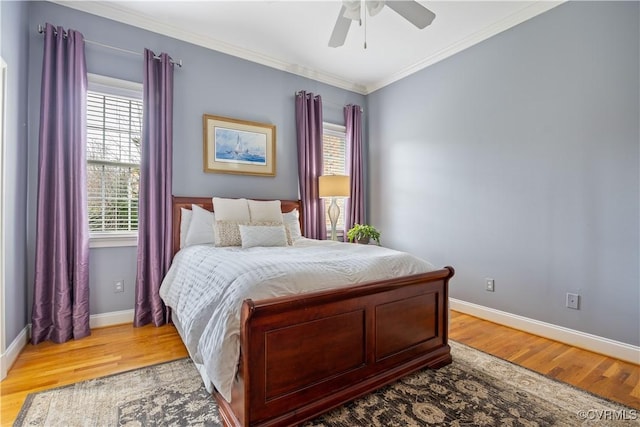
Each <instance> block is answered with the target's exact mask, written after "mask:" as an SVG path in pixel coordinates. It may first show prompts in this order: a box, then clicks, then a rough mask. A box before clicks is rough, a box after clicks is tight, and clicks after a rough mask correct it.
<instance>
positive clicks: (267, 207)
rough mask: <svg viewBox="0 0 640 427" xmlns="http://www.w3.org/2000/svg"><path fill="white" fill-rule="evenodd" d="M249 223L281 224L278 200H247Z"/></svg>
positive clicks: (280, 209)
mask: <svg viewBox="0 0 640 427" xmlns="http://www.w3.org/2000/svg"><path fill="white" fill-rule="evenodd" d="M247 202H248V204H249V215H250V216H251V222H257V221H270V222H275V223H278V224H282V207H281V203H280V200H268V201H266V200H247Z"/></svg>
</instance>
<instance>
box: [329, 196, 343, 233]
mask: <svg viewBox="0 0 640 427" xmlns="http://www.w3.org/2000/svg"><path fill="white" fill-rule="evenodd" d="M327 214H328V215H329V221H331V240H338V233H336V224H337V223H338V218H339V217H340V207H339V206H338V204H337V203H336V198H335V197H332V198H331V204H330V205H329V209H328V210H327Z"/></svg>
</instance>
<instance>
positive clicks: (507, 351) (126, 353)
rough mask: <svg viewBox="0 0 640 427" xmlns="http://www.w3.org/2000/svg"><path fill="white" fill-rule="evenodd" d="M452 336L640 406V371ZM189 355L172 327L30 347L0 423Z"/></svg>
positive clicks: (554, 346)
mask: <svg viewBox="0 0 640 427" xmlns="http://www.w3.org/2000/svg"><path fill="white" fill-rule="evenodd" d="M449 336H450V338H451V339H453V340H456V341H458V342H461V343H464V344H467V345H469V346H471V347H474V348H477V349H479V350H483V351H485V352H487V353H491V354H494V355H496V356H498V357H500V358H503V359H506V360H510V361H512V362H514V363H517V364H519V365H522V366H525V367H527V368H529V369H532V370H535V371H538V372H540V373H542V374H545V375H547V376H549V377H552V378H556V379H558V380H561V381H564V382H567V383H570V384H573V385H575V386H577V387H579V388H582V389H584V390H588V391H590V392H592V393H594V394H598V395H600V396H603V397H606V398H608V399H611V400H615V401H617V402H620V403H623V404H625V405H628V406H631V407H633V408H636V409H640V385H639V383H640V367H639V366H638V365H633V364H630V363H626V362H622V361H619V360H616V359H612V358H610V357H606V356H602V355H599V354H595V353H591V352H588V351H584V350H580V349H577V348H574V347H571V346H568V345H565V344H561V343H558V342H555V341H550V340H547V339H544V338H541V337H537V336H534V335H530V334H527V333H524V332H521V331H516V330H514V329H510V328H507V327H504V326H500V325H496V324H494V323H490V322H486V321H484V320H480V319H477V318H475V317H471V316H467V315H465V314H461V313H457V312H452V313H451V324H450V328H449ZM185 356H187V351H186V350H185V348H184V346H183V344H182V341H180V337H179V336H178V334H177V333H176V331H175V329H174V328H173V327H172V326H163V327H160V328H156V327H154V326H145V327H142V328H134V327H133V326H131V325H120V326H112V327H108V328H102V329H95V330H93V331H92V335H91V336H90V337H87V338H84V339H81V340H78V341H70V342H68V343H65V344H52V343H43V344H39V345H38V346H32V345H30V344H29V345H27V347H25V349H24V350H23V351H22V353H21V354H20V356H19V357H18V360H17V361H16V363H15V364H14V365H13V367H12V368H11V370H10V371H9V374H8V376H7V378H5V380H4V381H2V382H1V383H0V400H1V406H0V411H1V412H0V422H1V424H2V426H8V425H11V424H12V423H13V421H14V420H15V417H16V416H17V414H18V412H19V411H20V408H21V406H22V403H23V401H24V399H25V397H26V396H27V394H29V393H31V392H35V391H38V390H45V389H49V388H53V387H59V386H62V385H66V384H72V383H75V382H78V381H82V380H86V379H91V378H96V377H100V376H104V375H109V374H113V373H117V372H123V371H128V370H131V369H135V368H139V367H142V366H147V365H152V364H155V363H160V362H164V361H169V360H174V359H179V358H182V357H185Z"/></svg>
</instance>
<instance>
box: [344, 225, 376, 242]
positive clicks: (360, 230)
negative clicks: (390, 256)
mask: <svg viewBox="0 0 640 427" xmlns="http://www.w3.org/2000/svg"><path fill="white" fill-rule="evenodd" d="M347 238H348V239H349V241H350V242H353V241H354V240H355V241H356V243H362V244H365V245H366V244H367V243H369V240H370V239H373V240H375V241H376V242H377V243H378V245H380V232H379V231H378V230H377V229H376V228H375V227H374V226H373V225H367V224H354V225H353V227H351V228H350V229H349V231H347Z"/></svg>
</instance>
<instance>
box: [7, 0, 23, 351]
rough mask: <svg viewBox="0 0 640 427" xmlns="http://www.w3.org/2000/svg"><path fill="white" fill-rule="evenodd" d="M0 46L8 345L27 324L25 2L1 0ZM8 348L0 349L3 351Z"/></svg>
mask: <svg viewBox="0 0 640 427" xmlns="http://www.w3.org/2000/svg"><path fill="white" fill-rule="evenodd" d="M0 8H2V10H1V13H0V15H1V16H2V22H1V25H0V41H1V42H0V47H1V49H2V50H1V55H2V58H3V59H4V60H5V62H6V63H7V93H6V96H7V99H6V102H7V103H6V110H5V111H6V119H7V122H6V134H5V137H6V138H5V155H6V158H5V176H4V179H5V186H6V187H5V188H6V193H5V194H4V198H5V199H4V200H5V202H6V206H5V215H6V217H5V224H4V230H5V233H6V235H5V241H6V247H5V256H6V263H5V271H0V274H2V275H4V283H5V299H4V312H3V313H1V314H0V315H2V316H4V318H3V320H4V323H3V325H4V328H5V334H6V335H5V339H6V341H5V343H6V345H7V346H8V345H9V344H10V343H11V342H12V341H13V340H15V338H16V337H17V336H18V334H19V333H20V331H22V330H23V329H24V327H25V326H26V325H27V292H26V281H27V279H26V274H27V258H26V229H27V225H26V216H27V212H26V209H27V208H26V206H27V200H26V197H25V195H26V193H27V172H26V171H27V60H28V51H29V49H28V43H27V16H28V10H29V5H28V3H25V2H4V1H3V2H0ZM4 351H5V348H2V349H0V352H4Z"/></svg>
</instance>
